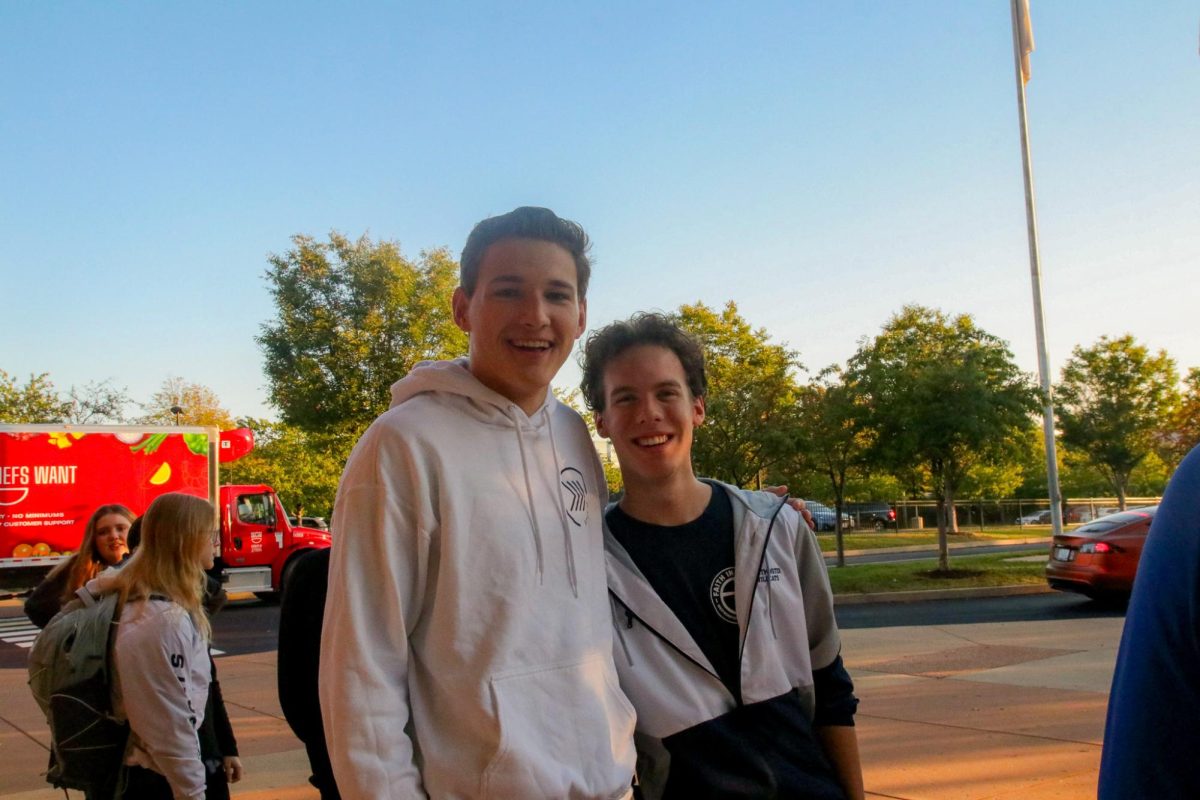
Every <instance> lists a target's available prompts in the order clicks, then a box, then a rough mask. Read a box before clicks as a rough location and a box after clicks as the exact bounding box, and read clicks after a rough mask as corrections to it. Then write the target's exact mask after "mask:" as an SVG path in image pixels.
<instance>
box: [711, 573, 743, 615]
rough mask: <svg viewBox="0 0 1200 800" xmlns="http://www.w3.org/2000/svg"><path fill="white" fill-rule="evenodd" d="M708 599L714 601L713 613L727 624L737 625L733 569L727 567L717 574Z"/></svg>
mask: <svg viewBox="0 0 1200 800" xmlns="http://www.w3.org/2000/svg"><path fill="white" fill-rule="evenodd" d="M708 597H709V599H710V600H712V604H713V611H716V612H717V616H718V617H720V618H721V619H723V620H725V621H726V622H729V623H732V624H734V625H737V610H736V609H735V608H734V600H733V567H726V568H725V569H723V570H721V571H720V572H718V573H717V576H716V577H715V578H713V580H712V583H711V584H710V585H709V587H708Z"/></svg>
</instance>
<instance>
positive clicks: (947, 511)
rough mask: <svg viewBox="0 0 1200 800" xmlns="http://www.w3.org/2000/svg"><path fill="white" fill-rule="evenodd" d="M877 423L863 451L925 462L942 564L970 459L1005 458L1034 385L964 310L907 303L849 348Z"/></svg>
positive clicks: (904, 464) (1026, 418) (897, 467)
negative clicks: (956, 312)
mask: <svg viewBox="0 0 1200 800" xmlns="http://www.w3.org/2000/svg"><path fill="white" fill-rule="evenodd" d="M847 375H848V377H849V379H850V380H852V381H854V382H856V383H857V384H858V386H859V390H860V391H861V393H862V397H863V402H864V404H865V406H866V409H867V424H868V426H869V427H870V428H871V429H872V430H873V432H874V443H873V445H872V447H871V451H870V455H871V458H872V460H873V462H874V463H875V464H877V465H879V466H882V467H885V468H889V469H891V470H894V471H897V472H899V473H903V471H905V470H912V469H913V468H914V467H917V466H918V465H923V466H925V467H926V468H927V469H928V470H929V475H930V478H931V480H932V481H933V485H934V490H935V491H936V492H937V497H938V540H939V550H940V559H939V560H940V567H941V568H942V569H946V568H947V567H948V551H947V540H946V533H947V529H948V524H949V523H950V521H951V520H952V518H953V514H952V510H953V507H954V498H955V494H956V493H957V491H958V490H959V489H960V488H961V486H962V484H963V481H964V479H965V478H966V476H967V474H968V472H969V471H970V470H971V469H972V468H977V465H981V464H990V463H996V462H998V461H1002V460H1003V459H1004V458H1006V457H1007V456H1008V454H1009V452H1010V450H1011V449H1012V447H1013V444H1014V442H1017V441H1019V440H1020V438H1021V436H1022V432H1024V431H1026V430H1027V429H1028V428H1029V427H1030V426H1031V425H1032V418H1031V414H1032V413H1034V412H1035V411H1036V410H1037V408H1038V400H1037V398H1038V394H1037V391H1036V390H1035V389H1034V388H1033V385H1032V382H1031V381H1030V379H1029V377H1028V376H1027V375H1025V374H1024V373H1022V372H1021V371H1020V369H1018V368H1017V365H1016V363H1015V362H1014V361H1013V357H1012V353H1011V352H1010V351H1009V349H1008V346H1007V345H1006V344H1005V343H1004V342H1003V341H1002V340H1000V339H998V338H997V337H995V336H993V335H992V334H990V333H987V332H986V331H984V330H982V329H980V328H979V327H978V326H976V325H975V322H974V320H973V319H972V318H971V317H970V316H969V315H965V314H964V315H959V316H956V317H949V316H947V315H946V314H945V313H943V312H941V311H938V310H936V309H930V308H925V307H923V306H918V305H909V306H905V307H904V308H903V309H901V310H900V312H899V313H897V314H896V315H894V316H893V317H892V318H891V319H890V320H889V321H888V322H887V323H886V324H884V326H883V329H882V331H881V332H880V333H879V335H877V336H876V337H875V338H874V339H873V340H871V341H868V342H864V343H863V344H862V345H861V346H860V347H859V349H858V351H857V352H856V353H855V355H854V356H853V357H852V358H851V360H850V364H849V369H848V370H847Z"/></svg>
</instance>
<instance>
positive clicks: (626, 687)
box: [582, 314, 863, 800]
mask: <svg viewBox="0 0 1200 800" xmlns="http://www.w3.org/2000/svg"><path fill="white" fill-rule="evenodd" d="M582 389H583V394H584V398H585V400H586V401H587V403H588V405H589V407H591V409H592V410H593V411H594V412H595V417H596V427H597V430H598V431H599V432H600V434H601V435H603V436H606V437H608V438H609V439H611V441H612V443H613V446H614V448H615V449H616V452H617V456H618V458H619V459H620V463H621V474H622V477H623V479H624V484H625V494H624V496H623V497H622V498H621V500H620V502H619V503H618V504H615V505H614V506H612V507H610V509H609V510H608V512H607V515H606V523H607V529H606V531H605V556H606V561H607V572H608V586H609V595H610V603H611V608H612V615H613V625H614V630H615V634H616V635H615V637H614V643H613V655H614V659H615V661H616V665H617V672H618V675H619V676H620V680H621V688H622V690H623V691H624V692H625V693H626V695H627V696H628V697H629V699H630V700H631V702H632V703H633V705H634V708H635V709H636V710H637V715H638V717H637V729H636V734H635V741H636V744H637V750H638V773H639V779H640V782H641V787H642V791H643V794H644V796H645V797H646V798H650V799H655V798H661V797H665V798H689V799H691V798H725V799H728V798H758V797H766V796H771V797H804V798H814V799H816V800H843V798H850V800H861V798H862V797H863V786H862V774H861V768H860V765H859V757H858V744H857V739H856V736H855V733H854V728H853V724H854V712H855V709H856V706H857V703H858V701H857V699H856V698H855V697H854V694H853V684H852V683H851V681H850V677H849V675H848V674H847V673H846V670H845V669H844V668H843V666H842V661H841V657H840V654H839V653H840V648H841V644H840V639H839V636H838V631H837V626H836V623H835V621H834V616H833V597H832V594H831V592H830V589H829V581H828V578H827V576H826V574H825V564H824V560H823V559H822V557H821V553H820V549H819V547H818V546H817V542H816V538H815V537H814V536H813V534H812V532H811V530H809V528H808V527H807V526H806V525H805V524H804V522H803V520H802V519H801V517H800V516H799V514H797V513H796V512H795V510H794V509H792V508H790V507H789V506H788V504H787V503H786V502H785V501H783V500H781V499H780V498H778V497H776V496H774V495H771V494H767V493H763V492H747V491H743V490H740V489H737V488H735V487H733V486H727V485H724V484H721V483H718V482H715V481H702V480H699V479H697V477H696V476H695V474H694V472H693V468H692V455H691V446H692V433H693V430H694V429H695V427H696V426H698V425H700V424H701V423H702V422H703V421H704V414H705V408H704V397H705V391H706V381H705V373H704V359H703V354H702V352H701V350H700V347H699V346H698V345H697V344H696V342H695V341H694V340H692V339H691V338H690V337H689V336H688V335H687V334H686V333H684V332H683V331H682V330H680V329H679V328H677V327H676V326H674V325H673V324H671V323H670V322H669V321H667V320H666V319H665V318H664V317H662V316H659V315H655V314H642V315H637V316H635V317H633V318H632V319H631V320H630V321H628V322H617V323H613V324H612V325H609V326H608V327H606V328H604V329H602V330H600V331H597V332H596V333H594V334H592V336H591V337H589V339H588V341H587V345H586V347H585V351H584V366H583V385H582Z"/></svg>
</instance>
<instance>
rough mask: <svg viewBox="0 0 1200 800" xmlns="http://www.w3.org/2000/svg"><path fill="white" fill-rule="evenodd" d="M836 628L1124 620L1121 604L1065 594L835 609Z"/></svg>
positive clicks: (838, 607) (878, 604) (883, 604)
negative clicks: (1103, 619) (1104, 619)
mask: <svg viewBox="0 0 1200 800" xmlns="http://www.w3.org/2000/svg"><path fill="white" fill-rule="evenodd" d="M835 613H836V615H837V621H838V627H840V628H846V629H850V628H894V627H898V626H902V625H957V624H960V623H978V622H1016V621H1030V620H1079V621H1081V622H1086V621H1087V620H1089V619H1096V618H1102V617H1105V618H1108V617H1124V616H1125V608H1124V606H1121V605H1114V604H1105V603H1098V602H1096V601H1094V600H1089V599H1087V598H1086V597H1083V596H1082V595H1076V594H1070V593H1067V592H1051V593H1049V594H1029V595H1017V596H1013V597H979V598H964V599H962V600H927V601H923V602H919V603H863V604H860V605H847V606H837V607H836V608H835Z"/></svg>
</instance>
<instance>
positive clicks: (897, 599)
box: [833, 583, 1056, 606]
mask: <svg viewBox="0 0 1200 800" xmlns="http://www.w3.org/2000/svg"><path fill="white" fill-rule="evenodd" d="M1054 591H1056V590H1054V589H1051V588H1050V586H1049V584H1036V583H1022V584H1017V585H1015V586H977V587H969V588H966V589H912V590H909V591H905V592H870V593H855V594H835V595H834V596H833V604H834V605H835V606H859V605H867V604H869V603H918V602H921V601H923V600H965V599H970V598H976V597H1017V596H1020V595H1030V594H1050V593H1051V592H1054Z"/></svg>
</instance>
